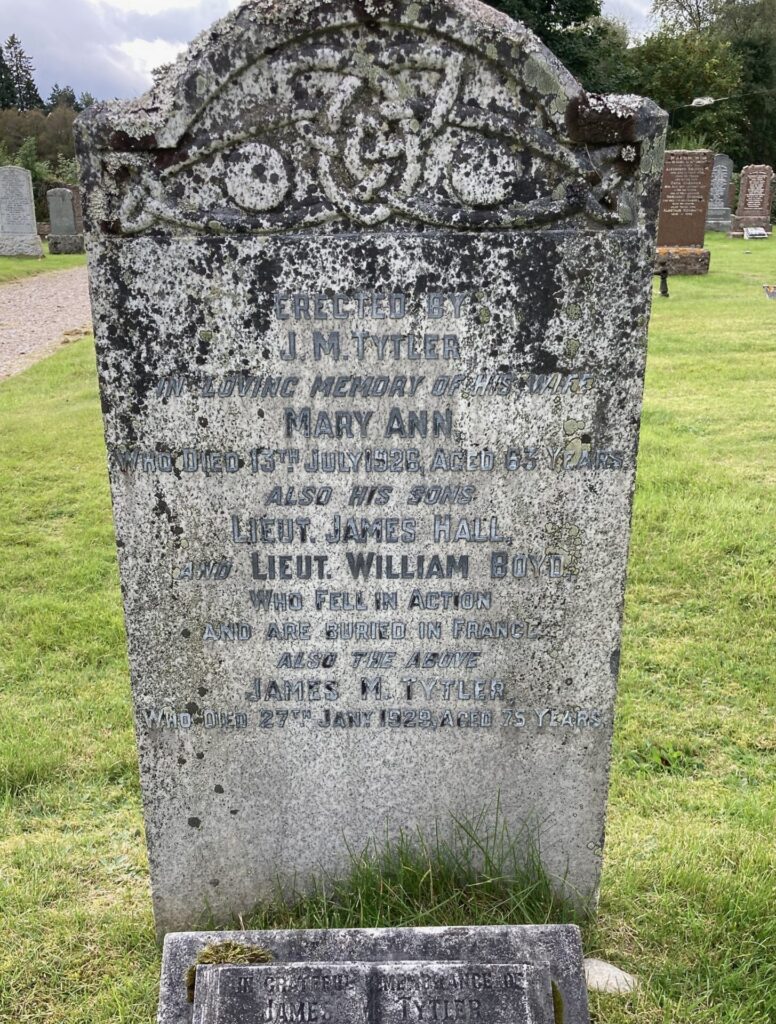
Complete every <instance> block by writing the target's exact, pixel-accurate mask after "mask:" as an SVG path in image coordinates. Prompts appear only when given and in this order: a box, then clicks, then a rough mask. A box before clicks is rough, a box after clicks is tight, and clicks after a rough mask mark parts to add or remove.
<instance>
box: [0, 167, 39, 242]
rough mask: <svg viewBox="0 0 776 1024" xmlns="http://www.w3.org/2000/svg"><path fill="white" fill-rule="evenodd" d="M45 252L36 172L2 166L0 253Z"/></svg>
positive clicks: (0, 177) (0, 170) (0, 184)
mask: <svg viewBox="0 0 776 1024" xmlns="http://www.w3.org/2000/svg"><path fill="white" fill-rule="evenodd" d="M42 255H43V247H42V245H41V244H40V239H39V238H38V234H37V225H36V222H35V200H34V198H33V194H32V175H31V174H30V172H29V171H28V170H27V169H26V168H25V167H0V256H35V257H40V256H42Z"/></svg>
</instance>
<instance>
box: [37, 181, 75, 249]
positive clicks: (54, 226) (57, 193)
mask: <svg viewBox="0 0 776 1024" xmlns="http://www.w3.org/2000/svg"><path fill="white" fill-rule="evenodd" d="M46 199H47V200H48V209H49V221H50V226H51V233H50V234H49V252H50V253H51V254H52V255H57V256H59V255H62V254H64V253H74V252H83V251H84V236H83V235H82V234H79V233H78V228H77V226H76V219H75V207H74V203H73V191H72V190H71V189H69V188H52V189H49V190H48V192H47V193H46Z"/></svg>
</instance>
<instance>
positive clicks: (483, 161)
mask: <svg viewBox="0 0 776 1024" xmlns="http://www.w3.org/2000/svg"><path fill="white" fill-rule="evenodd" d="M665 121H666V117H665V115H664V114H663V112H662V111H660V110H659V109H658V108H657V107H655V106H654V105H653V104H652V103H651V102H650V101H646V100H640V99H638V98H634V97H626V98H623V97H609V98H601V97H588V96H587V95H586V94H585V93H584V92H583V91H582V89H581V87H580V86H579V85H578V84H577V83H576V82H575V81H574V80H573V79H572V78H571V77H570V75H569V74H568V73H567V72H566V71H565V70H564V69H563V68H562V67H561V66H560V64H559V63H558V62H557V60H556V59H555V58H554V57H553V56H552V54H550V53H549V52H548V51H547V50H546V49H545V48H544V47H543V46H542V44H541V43H540V42H539V41H538V40H537V39H536V38H535V37H534V36H533V35H532V34H531V33H530V32H528V31H527V30H526V29H525V28H524V27H523V26H521V25H519V24H516V23H515V22H513V21H511V20H510V19H509V18H508V17H506V16H505V15H502V14H500V13H498V12H496V11H495V10H493V9H492V8H490V7H486V6H484V5H482V4H479V3H477V2H475V0H430V2H427V3H424V4H422V5H418V4H413V3H406V2H405V3H401V2H395V0H381V2H380V3H377V2H375V0H366V2H364V0H333V2H329V3H317V4H315V3H314V4H311V3H309V0H284V2H283V3H280V2H279V0H278V2H274V3H272V2H267V0H254V2H249V3H246V4H243V5H242V6H241V7H239V8H238V9H237V10H236V11H234V12H233V13H232V14H231V15H229V16H228V17H226V18H225V19H224V20H223V21H221V22H220V23H219V24H218V25H217V26H215V27H214V28H213V29H212V30H211V31H210V32H209V33H208V34H205V35H204V36H201V37H200V38H199V39H198V40H197V42H196V43H195V44H194V45H193V46H192V48H191V49H190V50H189V52H188V53H187V54H186V55H185V56H184V57H183V58H181V59H180V60H179V61H178V62H177V63H176V64H175V65H174V66H173V67H172V68H171V69H170V70H169V73H168V74H167V75H166V77H165V78H164V79H163V80H162V81H161V82H160V83H159V84H158V85H157V86H156V87H155V90H154V92H153V94H152V95H151V96H148V97H145V98H143V99H141V100H139V101H137V102H135V103H110V104H107V105H102V106H95V107H91V108H89V110H87V111H86V112H84V114H82V115H81V117H80V119H79V121H78V122H77V126H76V134H77V149H78V156H79V162H80V168H81V179H82V197H83V200H84V218H85V224H86V236H87V246H88V249H89V252H90V274H91V292H92V301H93V313H94V324H95V333H96V345H97V358H98V364H99V377H100V388H101V397H102V407H103V412H104V420H105V436H106V442H107V446H108V452H109V465H110V477H111V486H112V495H113V508H114V517H115V526H116V536H117V544H118V551H119V562H120V569H121V579H122V589H123V596H124V606H125V614H126V625H127V636H128V644H129V653H130V660H131V671H132V687H133V695H134V707H135V716H136V725H137V735H138V743H139V751H140V770H141V780H142V789H143V797H144V808H145V821H146V835H147V841H148V847H149V857H150V866H151V876H152V888H153V900H154V909H155V914H156V921H157V926H158V928H159V931H160V932H165V931H169V930H175V929H180V928H187V927H188V928H191V927H196V925H197V924H198V922H200V921H201V920H202V919H203V917H206V916H209V917H210V919H211V920H216V921H225V920H228V919H230V918H231V917H232V915H236V914H243V913H246V912H247V911H249V910H250V909H251V908H252V907H253V906H254V905H255V904H256V903H257V901H259V900H260V899H261V898H262V897H264V896H266V895H267V894H269V893H272V892H275V891H276V888H275V887H276V883H277V881H278V880H280V881H281V883H282V884H285V885H289V884H296V885H304V884H306V882H307V881H308V880H309V879H310V878H312V877H314V876H316V875H318V874H319V873H320V872H334V873H337V872H341V871H344V870H347V867H348V864H349V853H348V850H349V849H350V850H352V849H362V848H363V846H364V844H366V843H369V842H370V841H375V842H378V843H381V842H383V841H384V839H385V837H386V835H388V836H395V835H396V834H397V833H398V831H399V830H401V829H411V830H415V829H419V830H421V831H426V832H430V831H431V830H433V829H434V828H436V827H439V828H440V829H441V830H442V831H443V832H444V831H445V830H446V829H448V828H449V827H450V822H451V816H452V815H455V816H457V817H458V818H459V819H460V818H468V819H471V818H474V817H477V818H479V819H480V820H481V821H482V823H483V827H488V826H492V824H493V823H494V822H495V820H496V818H497V816H499V820H502V821H504V822H506V824H507V825H508V826H509V829H510V831H511V833H512V834H513V835H514V836H515V837H516V838H517V839H519V840H520V841H521V842H522V843H523V844H524V848H525V849H526V851H529V850H538V851H539V853H540V855H541V858H542V862H543V864H544V868H545V870H546V871H547V872H548V874H549V875H550V877H551V878H552V879H553V881H554V883H555V885H556V888H557V889H558V890H559V891H561V892H563V893H565V894H566V895H568V896H570V897H572V898H573V899H575V900H577V901H578V902H579V903H582V904H585V905H588V906H589V905H591V904H592V903H594V901H595V899H596V893H597V887H598V880H599V874H600V866H601V856H602V847H603V836H604V822H605V810H606V798H607V786H608V765H609V756H610V744H611V735H612V722H613V713H614V700H615V689H616V681H617V672H618V665H619V649H620V622H621V616H622V608H623V590H624V585H625V569H626V560H627V551H628V538H629V523H630V514H631V501H632V494H633V484H634V476H635V466H636V450H637V442H638V422H639V412H640V406H641V395H642V387H643V373H644V361H645V349H646V331H647V321H648V316H649V306H650V298H651V272H652V264H653V259H654V227H655V217H656V212H657V201H658V190H659V174H660V168H661V165H662V153H663V136H664V131H665ZM324 959H325V958H324ZM355 959H358V957H355ZM461 959H466V957H465V956H464V957H462V958H461ZM498 962H505V961H504V960H503V959H502V960H500V961H498Z"/></svg>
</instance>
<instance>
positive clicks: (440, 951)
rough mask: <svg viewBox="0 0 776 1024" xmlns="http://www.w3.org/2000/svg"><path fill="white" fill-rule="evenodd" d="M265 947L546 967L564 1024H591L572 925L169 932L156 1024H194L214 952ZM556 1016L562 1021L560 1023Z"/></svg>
mask: <svg viewBox="0 0 776 1024" xmlns="http://www.w3.org/2000/svg"><path fill="white" fill-rule="evenodd" d="M226 942H233V943H238V944H239V945H241V946H260V947H262V949H264V950H266V951H267V952H268V953H269V954H270V955H271V957H272V959H271V961H269V962H270V963H276V964H286V963H311V962H317V963H322V962H323V963H336V964H343V963H355V962H359V961H362V962H363V961H365V962H367V963H375V962H385V961H390V962H395V961H401V960H429V961H441V962H445V961H451V960H452V961H464V962H466V963H472V964H510V963H511V964H516V963H521V964H534V965H542V964H546V965H547V966H548V969H549V973H550V978H551V981H552V984H553V988H554V989H555V990H556V992H557V1003H558V1004H560V1003H561V1002H562V1005H563V1015H562V1020H563V1024H590V1015H589V1012H588V1007H587V990H586V985H585V970H584V964H583V959H582V942H581V937H580V932H579V929H578V928H577V927H575V926H574V925H499V926H492V927H491V926H485V927H481V928H478V927H473V926H466V927H456V928H332V929H326V930H324V931H317V930H305V929H299V930H294V931H251V932H170V933H169V934H168V935H167V937H166V938H165V941H164V954H163V959H162V979H161V991H160V995H159V1014H158V1018H157V1019H158V1024H192V1016H193V1004H192V1003H190V1002H189V1001H188V992H187V984H186V976H187V973H188V971H189V969H190V968H191V967H192V966H194V965H195V964H196V962H197V957H198V956H199V954H200V953H202V951H203V950H204V949H205V948H206V947H208V946H214V945H218V944H221V943H226ZM557 1019H558V1018H557V1014H556V1020H557Z"/></svg>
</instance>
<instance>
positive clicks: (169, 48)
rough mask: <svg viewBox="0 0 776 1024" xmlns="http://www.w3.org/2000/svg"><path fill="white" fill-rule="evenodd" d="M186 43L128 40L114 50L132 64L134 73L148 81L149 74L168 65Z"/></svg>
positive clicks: (160, 40) (162, 40)
mask: <svg viewBox="0 0 776 1024" xmlns="http://www.w3.org/2000/svg"><path fill="white" fill-rule="evenodd" d="M186 45H187V44H186V43H183V42H179V43H170V42H168V41H167V40H166V39H128V40H127V41H126V42H125V43H119V45H118V47H116V49H118V50H120V51H121V53H123V54H125V55H126V56H127V57H128V58H129V60H130V61H131V62H132V68H133V70H134V72H135V73H136V74H138V75H140V76H142V77H143V78H145V79H146V80H150V78H151V72H152V71H153V69H154V68H158V67H159V65H160V64H170V63H171V62H172V61H174V60H175V58H176V57H177V56H178V54H179V53H180V52H181V51H182V50H185V49H186Z"/></svg>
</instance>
